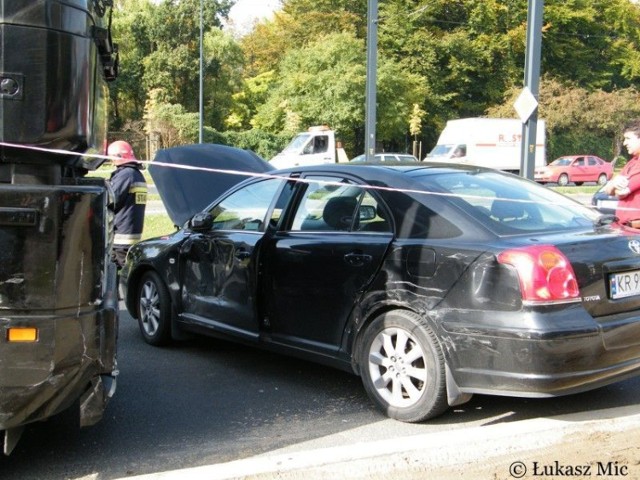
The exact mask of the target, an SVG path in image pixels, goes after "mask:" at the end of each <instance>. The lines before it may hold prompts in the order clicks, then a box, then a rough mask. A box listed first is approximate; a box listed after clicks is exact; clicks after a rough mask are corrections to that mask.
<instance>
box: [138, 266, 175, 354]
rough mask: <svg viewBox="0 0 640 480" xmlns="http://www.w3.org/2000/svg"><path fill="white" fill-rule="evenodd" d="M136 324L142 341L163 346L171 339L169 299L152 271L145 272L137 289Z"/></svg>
mask: <svg viewBox="0 0 640 480" xmlns="http://www.w3.org/2000/svg"><path fill="white" fill-rule="evenodd" d="M137 298H138V324H139V325H140V333H142V338H144V341H145V342H147V343H148V344H150V345H155V346H160V345H165V344H167V343H168V342H169V340H170V338H171V297H169V292H168V290H167V287H166V286H165V284H164V282H163V281H162V279H161V278H160V275H158V274H157V273H156V272H154V271H149V272H146V273H145V274H144V275H143V276H142V278H141V280H140V287H139V288H138V297H137Z"/></svg>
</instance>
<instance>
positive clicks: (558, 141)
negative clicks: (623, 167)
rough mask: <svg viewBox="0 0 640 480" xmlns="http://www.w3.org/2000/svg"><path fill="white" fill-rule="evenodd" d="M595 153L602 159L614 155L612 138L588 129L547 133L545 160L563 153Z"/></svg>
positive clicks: (608, 158)
mask: <svg viewBox="0 0 640 480" xmlns="http://www.w3.org/2000/svg"><path fill="white" fill-rule="evenodd" d="M580 154H589V155H597V156H599V157H601V158H603V159H604V160H612V159H613V158H614V156H615V153H614V144H613V139H612V138H611V137H610V136H607V135H603V134H602V133H594V132H588V131H576V130H571V131H566V130H565V131H555V132H548V135H547V161H549V162H551V161H553V160H554V159H556V158H558V157H561V156H563V155H580Z"/></svg>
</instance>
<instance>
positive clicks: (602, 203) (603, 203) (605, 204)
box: [597, 200, 618, 210]
mask: <svg viewBox="0 0 640 480" xmlns="http://www.w3.org/2000/svg"><path fill="white" fill-rule="evenodd" d="M597 207H598V208H610V209H611V210H615V209H616V208H617V207H618V201H617V200H598V201H597Z"/></svg>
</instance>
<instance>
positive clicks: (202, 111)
mask: <svg viewBox="0 0 640 480" xmlns="http://www.w3.org/2000/svg"><path fill="white" fill-rule="evenodd" d="M203 1H204V0H200V127H199V132H200V133H199V135H198V142H199V143H203V136H204V135H203V130H204V72H203V69H204V56H203V48H202V37H203V35H202V32H203V23H204V21H203V17H204V15H203V6H202V3H203Z"/></svg>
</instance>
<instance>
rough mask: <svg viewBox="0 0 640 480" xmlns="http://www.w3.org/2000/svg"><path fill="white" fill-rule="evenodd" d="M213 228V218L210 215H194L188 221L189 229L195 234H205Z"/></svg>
mask: <svg viewBox="0 0 640 480" xmlns="http://www.w3.org/2000/svg"><path fill="white" fill-rule="evenodd" d="M211 227H213V217H212V216H211V214H210V213H196V214H195V215H194V216H193V217H192V218H191V220H189V228H190V229H191V230H194V231H196V232H205V231H208V230H211Z"/></svg>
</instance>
